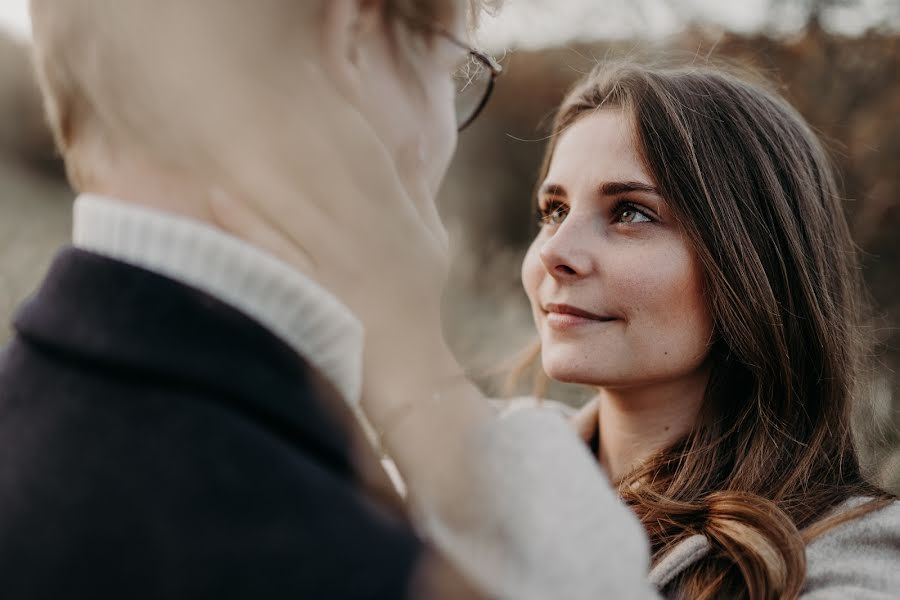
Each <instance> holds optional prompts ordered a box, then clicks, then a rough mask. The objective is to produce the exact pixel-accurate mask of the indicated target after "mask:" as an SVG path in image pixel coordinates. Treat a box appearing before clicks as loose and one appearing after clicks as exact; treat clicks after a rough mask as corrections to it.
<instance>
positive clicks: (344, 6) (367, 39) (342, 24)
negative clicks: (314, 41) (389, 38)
mask: <svg viewBox="0 0 900 600" xmlns="http://www.w3.org/2000/svg"><path fill="white" fill-rule="evenodd" d="M385 10H387V7H386V0H322V15H321V18H320V21H319V22H320V24H321V31H320V35H319V39H320V51H321V57H322V61H323V65H324V67H325V69H326V70H327V73H326V75H328V77H329V78H330V79H331V80H332V81H334V83H335V85H336V86H337V87H338V88H339V90H340V92H341V93H342V94H344V95H345V96H346V97H348V98H352V99H355V98H357V97H358V94H359V91H360V89H361V86H360V71H361V69H362V68H363V66H362V65H363V63H364V53H365V51H366V50H367V48H369V47H370V46H371V45H372V43H373V41H374V40H378V39H380V38H381V36H385V35H387V31H386V30H385V27H386V18H385Z"/></svg>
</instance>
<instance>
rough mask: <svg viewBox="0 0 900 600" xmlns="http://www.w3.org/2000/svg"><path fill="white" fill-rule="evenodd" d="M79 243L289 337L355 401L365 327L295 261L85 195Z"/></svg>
mask: <svg viewBox="0 0 900 600" xmlns="http://www.w3.org/2000/svg"><path fill="white" fill-rule="evenodd" d="M73 242H74V245H75V246H76V247H78V248H81V249H83V250H88V251H90V252H94V253H96V254H100V255H103V256H106V257H109V258H113V259H116V260H120V261H122V262H126V263H129V264H132V265H135V266H138V267H141V268H144V269H147V270H150V271H153V272H156V273H159V274H160V275H165V276H167V277H170V278H171V279H174V280H176V281H179V282H181V283H183V284H185V285H189V286H191V287H194V288H196V289H199V290H202V291H204V292H206V293H207V294H210V295H212V296H215V297H216V298H218V299H219V300H221V301H223V302H226V303H228V304H230V305H231V306H233V307H235V308H237V309H238V310H241V311H242V312H244V313H245V314H246V315H247V316H249V317H250V318H252V319H255V320H256V321H258V322H259V323H260V324H261V325H263V326H264V327H266V328H267V329H269V330H270V331H272V332H273V333H274V334H276V335H277V336H279V337H280V338H282V339H283V340H284V341H285V342H286V343H287V344H289V345H290V346H291V347H292V348H294V349H295V350H296V351H297V352H298V353H299V354H300V355H301V356H303V357H304V358H305V359H306V360H308V361H310V362H311V363H312V364H313V365H315V367H316V368H318V369H319V370H320V372H321V373H322V374H323V375H324V376H325V377H327V378H328V379H329V380H330V381H331V382H332V384H333V385H334V386H335V387H336V388H337V389H338V390H339V391H340V392H341V394H342V395H343V396H344V399H345V400H346V401H347V402H348V403H349V404H351V405H352V406H356V404H357V403H358V401H359V396H360V388H361V383H362V381H361V379H362V353H363V327H362V324H361V323H360V322H359V320H358V319H357V318H356V317H355V316H354V315H353V313H351V312H350V310H349V309H348V308H347V307H346V306H345V305H343V304H342V303H341V302H340V301H339V300H338V299H337V298H336V297H335V296H333V295H332V294H330V293H329V292H327V291H326V290H325V289H323V288H322V287H321V286H319V285H318V284H316V283H315V282H314V281H313V280H311V279H310V278H308V277H306V276H305V275H303V274H302V273H300V272H298V271H296V270H295V269H293V268H291V267H290V266H289V265H288V264H286V263H284V262H282V261H281V260H279V259H277V258H275V257H274V256H272V255H270V254H268V253H266V252H263V251H262V250H259V249H258V248H256V247H254V246H252V245H250V244H248V243H246V242H244V241H243V240H240V239H238V238H236V237H234V236H231V235H229V234H227V233H225V232H223V231H221V230H219V229H216V228H214V227H212V226H210V225H207V224H205V223H202V222H199V221H195V220H193V219H189V218H186V217H182V216H179V215H174V214H171V213H166V212H162V211H157V210H153V209H150V208H146V207H143V206H138V205H134V204H130V203H125V202H121V201H118V200H114V199H111V198H104V197H100V196H96V195H90V194H83V195H81V196H79V197H78V199H77V200H76V201H75V218H74V231H73Z"/></svg>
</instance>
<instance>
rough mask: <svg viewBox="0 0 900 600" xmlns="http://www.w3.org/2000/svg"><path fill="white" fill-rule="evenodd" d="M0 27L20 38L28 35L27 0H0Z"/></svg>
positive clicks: (29, 24) (29, 25)
mask: <svg viewBox="0 0 900 600" xmlns="http://www.w3.org/2000/svg"><path fill="white" fill-rule="evenodd" d="M0 28H2V29H4V30H5V31H8V32H10V33H12V34H13V35H16V36H17V37H20V38H27V37H28V36H29V35H30V31H31V23H30V19H29V18H28V0H0Z"/></svg>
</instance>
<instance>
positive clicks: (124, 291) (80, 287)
mask: <svg viewBox="0 0 900 600" xmlns="http://www.w3.org/2000/svg"><path fill="white" fill-rule="evenodd" d="M14 326H15V328H16V330H17V332H18V334H19V336H20V337H21V338H22V339H23V340H24V341H25V342H27V343H30V344H32V345H35V346H37V347H39V348H42V349H44V350H45V351H48V352H51V353H54V354H57V355H59V356H61V357H63V358H64V359H68V360H73V361H77V362H78V363H79V364H80V365H83V368H85V369H97V370H101V371H102V372H103V373H104V374H109V376H110V377H116V376H121V377H129V376H137V377H140V378H141V379H142V380H144V381H146V382H147V385H155V384H157V383H158V384H161V385H171V386H175V387H177V386H185V387H187V388H189V389H192V390H199V391H201V392H205V393H207V394H208V395H209V397H210V398H211V399H213V400H214V401H217V402H219V401H220V402H222V403H225V404H227V405H229V406H230V407H231V408H233V409H235V410H238V411H240V412H241V413H243V414H244V415H245V416H247V417H249V418H251V419H252V420H254V421H256V422H258V423H259V424H262V425H263V426H265V427H266V428H268V429H270V430H272V431H274V432H275V433H277V434H278V435H279V436H281V437H282V438H284V439H286V440H288V441H289V442H290V443H292V444H294V445H297V446H302V447H303V448H304V451H305V452H306V453H308V454H312V455H314V456H316V457H317V458H318V459H319V460H322V461H324V462H326V463H329V464H330V465H331V466H332V467H333V468H335V469H336V470H338V471H341V472H344V473H346V474H348V475H349V474H350V472H351V470H352V469H351V457H350V456H348V449H347V443H346V440H345V438H344V435H343V433H342V432H341V430H340V429H339V428H338V427H336V424H335V422H334V417H333V416H332V415H331V414H330V411H329V410H328V407H329V406H335V405H337V406H340V407H341V408H342V409H343V408H345V407H344V402H343V401H342V400H341V399H340V395H339V394H338V393H337V391H336V390H335V389H334V388H333V387H332V386H331V385H330V384H329V383H328V382H327V380H326V379H325V378H324V377H323V376H321V375H320V374H319V373H318V372H317V371H316V370H315V369H313V368H311V367H310V365H309V364H308V363H307V362H306V361H305V360H304V359H303V358H302V357H301V356H300V355H299V354H298V353H297V352H295V351H294V350H293V349H292V348H291V347H290V346H288V345H287V344H286V343H284V342H283V341H282V340H281V339H280V338H278V337H277V336H275V335H274V334H272V333H271V332H270V331H268V330H267V329H265V328H264V327H262V326H261V325H259V324H258V323H257V322H256V321H255V320H253V319H251V318H249V317H248V316H246V315H244V314H243V313H241V312H239V311H238V310H237V309H234V308H232V307H231V306H230V305H227V304H225V303H224V302H221V301H219V300H217V299H216V298H214V297H212V296H210V295H208V294H206V293H204V292H202V291H200V290H197V289H194V288H191V287H189V286H186V285H183V284H181V283H179V282H176V281H174V280H172V279H169V278H167V277H164V276H162V275H158V274H156V273H154V272H151V271H147V270H145V269H142V268H139V267H135V266H132V265H129V264H126V263H123V262H119V261H116V260H113V259H109V258H106V257H103V256H100V255H97V254H93V253H91V252H87V251H84V250H79V249H75V248H67V249H64V250H62V251H61V252H60V253H59V254H58V255H57V257H56V259H55V260H54V262H53V264H52V266H51V268H50V271H49V273H48V275H47V277H46V278H45V280H44V283H43V284H42V286H41V288H40V289H39V290H38V292H37V293H36V294H35V295H34V296H33V297H32V298H31V299H30V300H29V301H28V302H27V303H26V304H24V305H23V306H22V308H21V309H20V310H19V312H18V314H17V316H16V319H15V322H14ZM122 401H123V402H124V401H127V399H126V398H123V399H122Z"/></svg>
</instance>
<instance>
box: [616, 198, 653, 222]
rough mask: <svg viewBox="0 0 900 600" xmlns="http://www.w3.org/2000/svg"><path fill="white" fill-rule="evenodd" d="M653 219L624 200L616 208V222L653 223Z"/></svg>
mask: <svg viewBox="0 0 900 600" xmlns="http://www.w3.org/2000/svg"><path fill="white" fill-rule="evenodd" d="M652 222H653V219H652V218H650V217H649V216H647V214H646V213H645V212H644V211H642V210H641V209H639V208H638V207H636V206H635V205H634V204H631V203H630V202H624V203H622V204H621V205H619V206H618V207H617V208H616V223H628V224H632V223H652Z"/></svg>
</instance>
